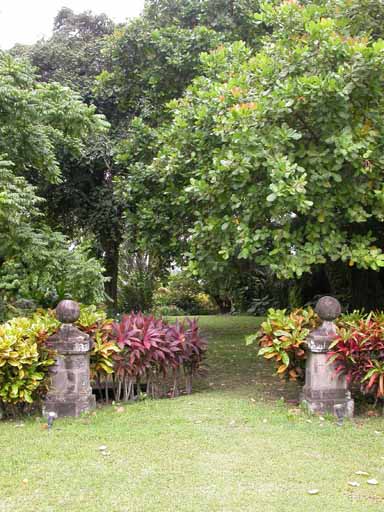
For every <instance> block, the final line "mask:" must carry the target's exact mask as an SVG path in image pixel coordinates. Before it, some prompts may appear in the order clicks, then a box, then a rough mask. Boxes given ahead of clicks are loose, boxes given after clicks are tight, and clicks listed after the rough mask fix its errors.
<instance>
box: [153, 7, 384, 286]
mask: <svg viewBox="0 0 384 512" xmlns="http://www.w3.org/2000/svg"><path fill="white" fill-rule="evenodd" d="M348 3H349V2H339V3H338V5H337V11H338V13H339V15H338V16H335V10H334V7H335V4H334V2H329V3H323V2H318V3H312V2H311V3H308V5H307V4H301V3H300V2H283V3H280V2H265V3H263V4H262V12H261V14H260V15H256V18H257V19H258V20H259V21H260V22H262V23H265V24H266V25H268V27H270V29H271V35H270V36H266V37H265V39H264V44H263V46H262V48H261V49H260V50H259V51H257V52H254V51H252V49H250V48H247V47H246V46H245V44H243V43H239V42H237V43H234V44H233V45H231V46H227V45H224V46H222V47H219V48H218V49H217V50H216V51H213V52H211V53H210V54H209V55H205V56H203V66H204V68H203V76H201V77H199V78H197V79H195V80H194V82H193V84H192V85H191V86H190V87H189V88H188V91H187V92H186V94H185V95H184V97H183V98H182V99H180V100H178V101H173V102H171V103H170V107H171V109H172V112H173V121H172V123H170V124H169V125H168V126H166V127H164V128H163V129H162V131H161V133H160V134H159V138H160V150H159V153H158V156H157V158H156V159H155V160H154V163H153V165H152V173H153V176H154V177H157V179H158V183H159V187H163V195H162V196H160V194H158V195H157V196H156V198H149V200H148V202H147V203H146V204H145V205H144V207H143V208H145V210H146V212H147V217H148V210H150V209H151V208H152V207H153V209H152V212H153V214H152V216H151V225H150V226H148V230H154V231H155V230H157V231H160V232H161V230H163V232H164V231H165V232H166V234H164V235H163V237H164V239H166V238H167V237H168V240H170V241H172V242H174V241H175V240H178V241H179V244H180V245H181V248H182V250H183V251H185V252H184V254H185V256H186V258H187V259H188V260H189V262H190V267H191V269H192V270H193V271H194V272H195V273H196V274H197V275H200V273H201V272H203V273H208V272H210V271H211V269H212V271H215V270H217V269H218V268H220V266H222V265H223V262H225V261H230V260H232V259H240V260H241V259H244V260H251V261H253V262H255V263H257V264H260V265H262V266H267V267H269V268H270V269H271V270H272V272H273V273H274V274H276V275H277V277H279V278H291V277H300V276H301V275H302V274H303V273H305V272H310V271H311V270H312V269H313V268H314V267H315V266H316V265H323V264H324V263H325V262H327V261H337V260H340V261H342V262H343V263H344V265H349V266H358V267H359V268H364V269H373V270H378V269H380V268H381V267H382V266H383V264H384V256H383V254H382V251H381V249H380V247H381V245H382V240H381V234H380V233H381V223H382V220H383V208H382V202H381V199H380V198H381V195H382V188H383V180H382V172H381V170H382V167H383V164H384V161H383V156H382V155H383V141H384V132H383V124H382V122H381V119H382V115H383V109H384V103H383V95H382V88H381V86H380V85H379V84H381V83H382V81H383V79H384V74H383V69H384V66H383V58H384V57H383V55H384V54H383V42H382V41H380V40H378V41H375V40H374V39H372V38H370V37H369V36H367V35H366V33H365V32H363V31H362V30H363V27H362V29H361V31H359V32H358V33H356V25H355V24H354V20H353V19H352V20H350V19H349V18H348V16H347V14H346V13H347V11H346V9H347V7H348ZM377 3H378V2H377ZM352 34H353V35H352ZM148 172H149V171H148ZM160 197H163V198H164V200H163V202H161V201H160V199H159V198H160ZM164 218H167V219H168V221H167V222H164ZM157 219H161V225H160V224H158V223H157Z"/></svg>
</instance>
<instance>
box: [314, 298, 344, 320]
mask: <svg viewBox="0 0 384 512" xmlns="http://www.w3.org/2000/svg"><path fill="white" fill-rule="evenodd" d="M315 311H316V313H317V314H318V315H319V317H320V318H321V320H326V321H328V322H332V321H333V320H336V318H337V317H338V316H340V314H341V305H340V302H339V301H338V300H337V299H335V298H334V297H329V296H325V297H321V299H319V300H318V302H317V304H316V307H315Z"/></svg>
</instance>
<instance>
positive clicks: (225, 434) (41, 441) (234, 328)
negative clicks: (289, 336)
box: [0, 316, 384, 512]
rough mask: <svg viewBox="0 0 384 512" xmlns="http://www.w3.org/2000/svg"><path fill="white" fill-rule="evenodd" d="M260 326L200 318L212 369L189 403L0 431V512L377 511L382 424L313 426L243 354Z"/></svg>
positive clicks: (383, 489)
mask: <svg viewBox="0 0 384 512" xmlns="http://www.w3.org/2000/svg"><path fill="white" fill-rule="evenodd" d="M257 325H258V321H257V319H255V318H252V317H229V316H228V317H227V316H223V317H202V318H201V326H202V327H203V329H204V332H205V333H206V335H207V338H208V340H209V360H208V363H209V373H208V376H207V377H206V378H205V379H203V380H201V381H199V382H198V383H197V386H196V391H195V392H194V394H193V395H192V396H183V397H180V398H177V399H174V400H159V401H151V400H146V401H143V402H141V403H135V404H132V405H125V406H123V407H117V406H108V407H103V408H101V409H98V410H97V412H95V413H93V414H90V415H88V416H84V417H82V418H80V419H64V420H58V421H57V422H56V424H55V425H54V428H53V430H52V431H51V432H48V431H47V430H45V429H43V428H42V427H43V421H42V419H40V418H39V419H30V420H26V421H24V422H20V421H17V422H2V423H0V511H1V512H8V511H12V512H24V511H28V512H35V511H39V512H48V511H52V512H58V511H67V512H80V511H82V512H91V511H92V512H99V511H100V512H101V511H102V512H124V511H132V512H141V511H151V512H152V511H154V512H163V511H167V512H168V511H169V512H171V511H177V512H178V511H183V512H184V511H188V512H189V511H191V512H192V511H194V512H195V511H196V512H203V511H223V512H224V511H225V512H237V511H242V512H246V511H249V512H255V511H263V512H270V511H271V512H273V511H284V512H290V511H300V512H303V511H304V512H307V511H308V512H310V511H318V510H329V511H330V512H342V511H345V512H347V511H348V512H352V511H356V512H357V511H358V512H369V511H377V512H378V511H383V510H384V420H383V419H382V418H377V417H372V418H369V417H368V418H356V420H355V421H354V422H353V423H350V422H347V423H346V424H345V425H344V426H343V427H342V428H340V427H337V426H336V425H335V422H334V420H333V419H331V418H325V419H324V420H323V421H322V420H320V419H319V418H317V417H316V418H311V419H309V418H308V417H307V416H306V415H305V414H304V413H303V412H301V410H300V409H298V408H297V406H295V405H294V404H293V402H291V400H293V399H295V398H297V391H298V389H297V387H296V386H295V385H292V384H290V385H285V384H283V383H282V382H281V381H280V380H279V379H278V378H276V377H272V376H271V367H270V366H269V365H268V362H267V361H265V360H262V359H260V360H257V359H256V348H255V347H253V346H251V347H246V346H245V344H244V336H245V335H246V334H248V333H251V332H253V331H254V330H255V329H256V327H257ZM281 397H284V399H282V398H281ZM101 445H106V446H107V447H108V453H109V455H102V453H101V452H100V450H99V447H100V446H101ZM359 470H360V471H367V472H369V477H367V476H358V475H356V474H355V472H356V471H359ZM368 478H375V479H377V480H378V482H379V484H378V485H376V486H370V485H368V484H367V483H366V481H367V479H368ZM348 481H357V482H359V483H360V486H359V487H351V486H349V485H348ZM310 489H318V490H319V493H318V494H317V495H309V494H308V490H310Z"/></svg>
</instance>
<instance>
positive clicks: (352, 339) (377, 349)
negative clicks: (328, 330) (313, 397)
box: [247, 307, 384, 399]
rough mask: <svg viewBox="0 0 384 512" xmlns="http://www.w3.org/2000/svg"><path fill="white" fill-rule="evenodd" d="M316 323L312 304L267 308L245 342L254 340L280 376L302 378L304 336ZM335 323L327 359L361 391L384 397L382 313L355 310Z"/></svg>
mask: <svg viewBox="0 0 384 512" xmlns="http://www.w3.org/2000/svg"><path fill="white" fill-rule="evenodd" d="M319 324H320V320H319V318H318V317H317V315H316V314H315V312H314V311H313V309H312V308H311V307H307V308H305V309H296V310H294V311H292V312H291V313H287V311H286V310H275V309H270V310H269V312H268V317H267V320H266V321H264V322H263V323H262V324H261V327H260V330H259V331H258V332H257V333H256V334H253V335H250V336H248V337H247V344H250V343H253V342H255V341H257V342H258V344H259V346H260V349H259V351H258V355H259V356H263V357H264V358H266V359H268V360H272V361H274V363H275V366H276V370H277V374H278V375H280V377H287V378H289V379H291V380H296V379H300V380H304V370H305V360H306V357H307V353H306V350H307V337H308V334H309V333H310V331H311V330H313V329H314V328H316V327H317V326H318V325H319ZM336 325H337V335H336V336H335V339H334V340H333V342H332V343H331V345H330V348H329V353H328V356H329V357H328V361H329V363H330V364H331V363H332V364H333V365H334V368H335V372H336V373H342V374H344V375H345V376H346V378H347V382H348V383H349V384H350V385H357V386H358V387H359V388H360V390H361V391H362V393H363V394H364V395H373V396H374V397H375V398H376V399H378V398H384V314H383V313H382V312H376V313H373V312H371V313H369V314H366V313H364V312H362V311H354V312H352V313H349V314H344V315H341V316H340V317H339V318H338V319H337V321H336Z"/></svg>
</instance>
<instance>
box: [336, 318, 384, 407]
mask: <svg viewBox="0 0 384 512" xmlns="http://www.w3.org/2000/svg"><path fill="white" fill-rule="evenodd" d="M383 320H384V318H383V314H379V313H377V314H370V315H368V316H367V317H365V318H362V319H360V320H359V321H357V322H356V321H351V322H348V321H347V322H345V323H344V325H341V326H339V330H338V335H337V337H336V338H335V340H334V342H333V343H332V345H331V347H330V352H329V361H330V362H334V364H335V369H336V372H338V373H344V374H345V375H346V378H347V381H348V383H350V384H358V385H359V386H360V389H361V391H362V392H363V393H364V394H367V395H368V394H370V395H374V396H375V398H376V399H378V398H383V397H384V322H383Z"/></svg>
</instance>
